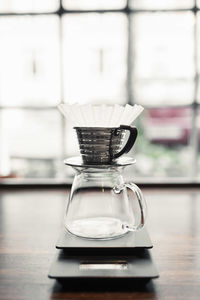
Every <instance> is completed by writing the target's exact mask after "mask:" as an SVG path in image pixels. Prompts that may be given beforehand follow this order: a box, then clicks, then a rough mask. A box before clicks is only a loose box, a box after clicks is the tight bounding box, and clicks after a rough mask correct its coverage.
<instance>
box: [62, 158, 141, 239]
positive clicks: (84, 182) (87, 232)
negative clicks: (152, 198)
mask: <svg viewBox="0 0 200 300" xmlns="http://www.w3.org/2000/svg"><path fill="white" fill-rule="evenodd" d="M133 163H135V160H134V159H133V158H129V157H121V158H119V160H118V161H117V162H115V163H113V164H109V165H108V164H105V165H103V164H99V165H87V164H84V163H83V162H82V160H81V157H75V158H71V159H67V160H65V164H66V165H68V166H71V167H73V169H74V170H75V171H76V175H75V177H74V181H73V184H72V188H71V194H70V197H69V202H68V205H67V209H66V215H65V227H66V229H67V231H68V232H70V233H72V234H74V235H76V236H78V237H82V238H87V239H95V240H96V239H98V240H107V239H114V238H118V237H121V236H123V235H125V234H127V233H128V232H130V231H136V230H138V229H140V228H142V227H143V226H144V224H145V219H146V203H145V199H144V197H143V194H142V192H141V190H140V189H139V187H138V186H137V185H136V184H134V183H133V182H128V183H126V182H124V178H123V176H122V172H123V169H124V168H125V167H126V166H128V165H132V164H133Z"/></svg>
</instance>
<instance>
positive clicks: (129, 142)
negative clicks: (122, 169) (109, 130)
mask: <svg viewBox="0 0 200 300" xmlns="http://www.w3.org/2000/svg"><path fill="white" fill-rule="evenodd" d="M119 129H123V130H128V131H129V132H130V135H129V138H128V140H127V142H126V145H125V146H124V147H123V149H122V150H121V151H120V152H118V153H116V154H114V155H112V154H111V157H112V159H113V158H114V159H115V158H118V157H120V156H121V155H123V154H124V153H128V152H129V151H130V150H131V148H132V147H133V145H134V143H135V140H136V138H137V134H138V131H137V128H136V127H132V126H128V125H120V127H119V128H117V129H116V132H117V131H118V130H119Z"/></svg>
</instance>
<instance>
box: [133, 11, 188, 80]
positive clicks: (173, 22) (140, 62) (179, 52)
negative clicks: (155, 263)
mask: <svg viewBox="0 0 200 300" xmlns="http://www.w3.org/2000/svg"><path fill="white" fill-rule="evenodd" d="M193 25H194V17H193V14H192V13H190V12H188V13H157V14H155V13H153V14H151V13H149V14H138V15H136V16H134V17H133V39H135V44H136V45H135V52H136V53H135V56H136V57H135V75H136V77H137V78H138V77H139V78H152V77H154V78H155V79H156V78H177V77H180V78H191V77H192V76H194V61H193V60H194V58H193V55H194V41H193Z"/></svg>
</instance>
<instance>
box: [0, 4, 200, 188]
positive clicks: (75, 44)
mask: <svg viewBox="0 0 200 300" xmlns="http://www.w3.org/2000/svg"><path fill="white" fill-rule="evenodd" d="M0 44H1V47H0V177H2V178H5V177H14V178H21V179H23V178H35V179H37V178H43V179H45V178H57V179H60V178H66V177H67V176H68V177H69V176H71V175H72V171H71V170H70V169H69V168H66V167H64V166H63V163H62V161H63V159H64V158H65V157H69V156H73V155H78V154H79V152H78V145H77V141H76V136H75V133H74V131H73V129H72V127H71V124H69V123H68V122H67V120H65V119H64V118H63V117H62V116H61V114H60V113H59V112H58V110H57V105H58V104H59V103H60V102H61V101H62V102H64V103H75V102H79V103H86V102H89V103H93V104H95V103H96V104H99V103H107V104H115V103H118V104H126V103H131V104H134V103H138V104H141V105H143V106H144V107H145V111H144V113H143V114H142V115H141V117H140V118H138V120H137V121H136V124H134V125H136V126H137V127H138V129H139V137H138V139H137V143H136V144H135V147H134V149H133V150H132V153H131V155H133V156H135V157H136V158H137V164H135V166H134V167H133V168H131V170H130V171H131V176H133V173H134V177H135V178H136V179H138V180H139V179H141V180H151V181H152V180H156V181H159V182H160V181H163V180H170V181H171V180H173V179H174V178H175V179H176V180H178V179H181V180H187V181H194V180H197V179H199V178H200V150H199V149H200V147H199V145H200V108H199V106H200V85H199V71H200V0H182V1H180V0H166V1H160V0H62V1H59V0H43V1H39V0H23V1H17V0H2V1H1V3H0ZM127 176H128V177H129V176H130V174H129V173H127Z"/></svg>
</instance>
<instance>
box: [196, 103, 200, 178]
mask: <svg viewBox="0 0 200 300" xmlns="http://www.w3.org/2000/svg"><path fill="white" fill-rule="evenodd" d="M196 125H197V128H198V145H199V152H198V179H200V108H199V109H198V117H197V124H196Z"/></svg>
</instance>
